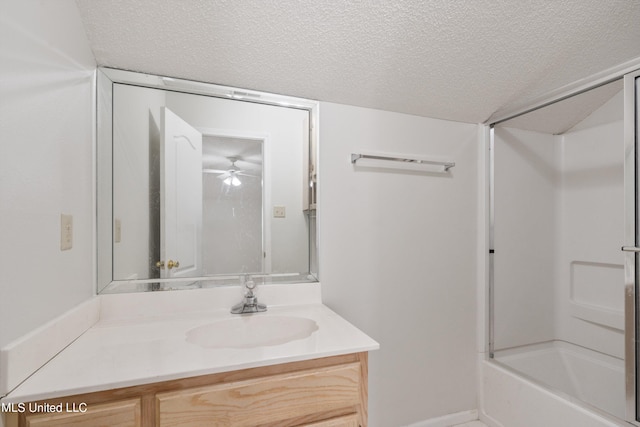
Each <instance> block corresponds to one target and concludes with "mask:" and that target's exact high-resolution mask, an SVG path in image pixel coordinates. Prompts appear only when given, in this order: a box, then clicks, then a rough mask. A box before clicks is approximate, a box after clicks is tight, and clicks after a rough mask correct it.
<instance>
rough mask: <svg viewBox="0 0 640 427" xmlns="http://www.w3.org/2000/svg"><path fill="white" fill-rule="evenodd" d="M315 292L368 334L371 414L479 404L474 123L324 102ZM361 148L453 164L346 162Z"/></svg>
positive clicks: (383, 422)
mask: <svg viewBox="0 0 640 427" xmlns="http://www.w3.org/2000/svg"><path fill="white" fill-rule="evenodd" d="M320 115H321V120H320V144H321V145H320V170H319V179H320V184H319V196H320V205H319V209H320V213H319V221H320V224H319V240H320V281H321V282H322V289H323V301H324V302H325V303H326V304H327V305H328V306H329V307H331V308H332V309H334V310H336V311H337V312H338V313H339V314H341V315H342V316H344V317H345V318H346V319H348V320H349V321H351V322H352V323H353V324H355V325H356V326H357V327H359V328H361V329H362V330H363V331H364V332H366V333H367V334H369V335H370V336H371V337H373V338H374V339H376V340H377V341H378V342H379V343H380V345H381V349H380V350H379V351H375V352H372V353H371V354H370V367H369V414H370V425H371V426H372V427H376V426H401V425H408V424H411V423H415V422H419V421H422V420H426V419H429V418H433V417H438V416H442V415H444V414H450V413H456V412H460V411H465V410H470V409H475V408H476V407H477V406H476V392H475V384H476V376H475V373H476V366H475V352H474V349H475V343H476V341H475V334H476V315H475V312H476V307H475V300H476V287H475V283H476V269H475V265H476V258H475V256H476V227H477V225H476V218H477V207H476V206H477V205H476V203H477V191H478V187H477V183H476V182H477V158H478V147H479V145H478V142H477V128H476V126H475V125H469V124H462V123H455V122H448V121H442V120H436V119H429V118H422V117H416V116H409V115H404V114H398V113H390V112H384V111H378V110H371V109H365V108H358V107H351V106H345V105H337V104H330V103H322V104H321V107H320ZM360 150H368V151H379V152H395V153H399V154H405V155H410V154H414V155H421V156H423V157H436V158H443V159H451V160H454V161H455V162H456V167H455V168H453V169H451V175H450V176H448V175H442V174H412V173H407V172H399V171H389V170H387V171H370V170H362V169H354V167H353V166H352V165H351V164H350V162H349V155H350V154H351V153H352V152H359V151H360Z"/></svg>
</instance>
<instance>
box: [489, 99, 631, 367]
mask: <svg viewBox="0 0 640 427" xmlns="http://www.w3.org/2000/svg"><path fill="white" fill-rule="evenodd" d="M622 112H623V103H622V93H621V92H620V93H619V94H618V95H616V96H615V97H614V98H612V99H611V100H610V101H608V102H607V103H605V104H604V105H603V106H602V107H600V108H599V109H598V110H596V111H595V112H593V113H592V114H591V115H590V116H589V117H587V118H586V119H584V120H583V121H581V122H580V123H578V124H577V125H576V126H574V127H573V128H572V129H571V130H569V131H567V132H566V133H564V134H562V135H557V136H554V135H549V134H544V133H540V132H532V131H523V130H518V129H512V128H496V129H495V210H496V212H495V249H496V255H495V280H494V295H495V317H494V318H495V323H494V328H495V329H494V330H495V347H496V349H504V348H510V347H515V346H519V345H526V344H533V343H538V342H544V341H549V340H554V339H559V340H565V341H568V342H571V343H574V344H578V345H582V346H585V347H588V348H591V349H594V350H597V351H600V352H603V353H606V354H610V355H612V356H615V357H619V358H622V357H623V353H624V336H623V331H622V329H623V302H624V270H623V264H622V263H623V255H622V253H621V251H620V246H622V242H623V241H624V224H623V221H624V182H623V160H624V147H623V124H622V118H623V117H622Z"/></svg>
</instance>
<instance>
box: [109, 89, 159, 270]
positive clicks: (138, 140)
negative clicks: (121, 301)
mask: <svg viewBox="0 0 640 427" xmlns="http://www.w3.org/2000/svg"><path fill="white" fill-rule="evenodd" d="M113 105H114V108H113V163H114V168H113V170H114V174H113V217H114V221H120V230H121V232H120V241H119V242H118V241H115V239H114V243H113V277H114V279H116V280H127V279H147V278H149V277H160V272H159V270H158V271H154V273H156V275H151V274H150V261H151V262H153V259H154V258H157V259H156V261H159V260H160V253H159V252H160V236H159V232H160V218H159V215H160V210H159V209H160V200H159V198H158V197H157V195H158V194H160V107H162V106H164V105H165V93H164V92H163V91H159V90H154V89H148V88H141V87H135V86H129V85H121V84H116V85H114V88H113ZM152 177H153V178H155V179H153V178H152ZM153 194H155V195H156V197H150V195H153ZM154 204H155V206H154ZM152 212H154V213H155V216H152ZM150 239H155V241H153V243H155V244H153V243H152V240H150ZM152 248H153V250H152ZM153 251H155V252H156V255H155V257H153V256H152V252H153Z"/></svg>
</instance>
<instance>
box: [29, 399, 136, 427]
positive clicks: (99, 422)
mask: <svg viewBox="0 0 640 427" xmlns="http://www.w3.org/2000/svg"><path fill="white" fill-rule="evenodd" d="M62 405H63V408H64V410H66V409H67V408H66V406H64V405H65V403H62ZM76 408H77V406H76ZM26 425H27V427H44V426H46V427H102V426H104V427H139V426H140V425H141V422H140V399H130V400H123V401H119V402H112V403H102V404H89V405H88V406H87V411H86V412H55V413H42V414H29V415H27V417H26Z"/></svg>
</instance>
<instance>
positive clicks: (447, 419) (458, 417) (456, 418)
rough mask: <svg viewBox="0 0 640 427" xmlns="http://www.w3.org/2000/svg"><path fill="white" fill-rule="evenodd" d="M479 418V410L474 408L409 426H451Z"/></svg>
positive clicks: (409, 426)
mask: <svg viewBox="0 0 640 427" xmlns="http://www.w3.org/2000/svg"><path fill="white" fill-rule="evenodd" d="M477 419H478V410H477V409H473V410H471V411H462V412H456V413H455V414H448V415H444V416H442V417H438V418H431V419H428V420H424V421H419V422H417V423H414V424H410V425H408V426H407V427H451V426H455V425H456V424H463V423H468V422H470V421H475V420H477Z"/></svg>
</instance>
